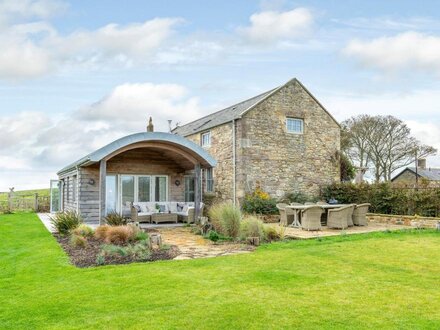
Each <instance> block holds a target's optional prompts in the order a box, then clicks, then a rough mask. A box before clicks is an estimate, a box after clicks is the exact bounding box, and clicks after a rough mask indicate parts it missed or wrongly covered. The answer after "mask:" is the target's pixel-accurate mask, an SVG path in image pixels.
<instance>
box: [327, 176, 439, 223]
mask: <svg viewBox="0 0 440 330" xmlns="http://www.w3.org/2000/svg"><path fill="white" fill-rule="evenodd" d="M322 197H323V198H325V199H326V200H328V199H330V198H335V199H336V200H337V201H338V202H339V203H344V204H348V203H353V204H362V203H370V204H371V207H370V212H373V213H382V214H399V215H415V214H418V215H422V216H431V217H438V216H440V188H426V187H425V188H421V189H418V190H415V189H413V188H408V187H400V186H396V185H392V184H391V183H388V182H386V183H375V184H368V183H363V184H358V185H356V184H353V183H339V184H336V183H335V184H332V185H329V186H327V187H325V188H324V189H323V190H322Z"/></svg>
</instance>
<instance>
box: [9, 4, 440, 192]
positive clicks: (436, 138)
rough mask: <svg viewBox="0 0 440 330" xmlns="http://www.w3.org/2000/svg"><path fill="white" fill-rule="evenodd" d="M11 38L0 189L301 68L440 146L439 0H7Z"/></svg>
mask: <svg viewBox="0 0 440 330" xmlns="http://www.w3.org/2000/svg"><path fill="white" fill-rule="evenodd" d="M0 45H1V49H0V191H7V190H8V188H10V187H15V189H16V190H22V189H34V188H45V187H48V185H49V180H50V179H56V177H57V176H56V172H57V171H58V170H59V169H61V168H62V167H64V166H65V165H67V164H69V163H70V162H72V161H75V160H77V159H79V158H81V157H83V156H85V155H86V154H87V153H89V152H91V151H93V150H95V149H97V148H99V147H101V146H104V145H105V144H107V143H110V142H112V141H113V140H115V139H116V138H119V137H122V136H124V135H127V134H131V133H136V132H140V131H145V126H146V124H147V120H148V118H149V117H150V116H152V117H153V121H154V124H155V127H156V130H160V131H167V130H168V122H167V121H168V120H172V121H173V125H176V124H177V123H180V124H184V123H186V122H189V121H191V120H194V119H197V118H198V117H200V116H203V115H206V114H208V113H210V112H213V111H217V110H220V109H222V108H223V107H226V106H228V105H231V104H234V103H236V102H239V101H242V100H244V99H246V98H249V97H252V96H254V95H257V94H259V93H261V92H264V91H266V90H269V89H272V88H274V87H276V86H279V85H281V84H283V83H285V82H286V81H288V80H290V79H291V78H294V77H296V78H298V79H299V80H300V81H301V82H302V83H303V84H304V85H305V86H306V87H307V88H308V89H309V90H310V91H311V92H312V93H313V94H314V96H315V97H316V98H317V99H318V100H320V102H321V103H322V104H323V105H324V106H325V107H326V108H327V109H328V110H329V111H330V112H331V113H332V114H333V115H334V117H335V118H336V119H337V120H339V121H342V120H344V119H347V118H349V117H351V116H355V115H358V114H372V115H376V114H380V115H393V116H396V117H398V118H400V119H402V120H404V121H405V123H406V124H407V125H408V126H409V127H410V128H411V130H412V133H413V135H414V136H416V137H417V138H418V139H419V140H420V141H421V142H423V143H425V144H429V145H432V146H434V147H436V148H437V149H439V150H440V81H439V78H440V3H439V2H438V1H423V5H422V4H421V3H420V2H416V1H404V0H399V1H397V0H388V1H349V0H346V1H344V0H340V1H336V0H333V1H329V0H327V1H318V0H316V1H313V0H312V1H288V0H286V1H283V0H279V1H277V0H274V1H264V0H263V1H252V0H234V1H232V0H231V1H225V0H221V1H220V0H211V1H209V2H207V1H202V0H185V1H183V0H162V1H140V0H139V1H136V0H125V1H111V0H106V1H86V0H77V1H71V2H69V1H65V0H0ZM428 166H430V167H440V156H433V157H430V158H428Z"/></svg>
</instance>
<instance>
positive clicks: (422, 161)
mask: <svg viewBox="0 0 440 330" xmlns="http://www.w3.org/2000/svg"><path fill="white" fill-rule="evenodd" d="M417 167H418V168H420V169H421V170H426V159H425V158H419V159H417Z"/></svg>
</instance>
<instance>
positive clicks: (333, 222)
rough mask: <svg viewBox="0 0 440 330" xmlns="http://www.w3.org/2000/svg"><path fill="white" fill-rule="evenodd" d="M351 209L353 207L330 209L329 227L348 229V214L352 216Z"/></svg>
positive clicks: (328, 216)
mask: <svg viewBox="0 0 440 330" xmlns="http://www.w3.org/2000/svg"><path fill="white" fill-rule="evenodd" d="M351 209H352V206H351V205H349V206H343V207H339V208H337V209H329V210H328V213H327V214H328V215H327V227H328V228H337V229H345V228H348V223H347V217H348V214H352V211H351Z"/></svg>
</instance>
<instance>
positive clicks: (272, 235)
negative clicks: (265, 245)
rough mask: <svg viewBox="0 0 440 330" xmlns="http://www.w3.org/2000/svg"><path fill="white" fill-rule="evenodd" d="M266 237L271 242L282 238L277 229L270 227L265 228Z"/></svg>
mask: <svg viewBox="0 0 440 330" xmlns="http://www.w3.org/2000/svg"><path fill="white" fill-rule="evenodd" d="M264 236H265V238H266V240H267V241H269V242H270V241H277V240H279V239H280V238H281V237H280V233H279V232H278V231H277V230H276V229H275V227H273V226H268V225H266V226H264Z"/></svg>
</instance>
